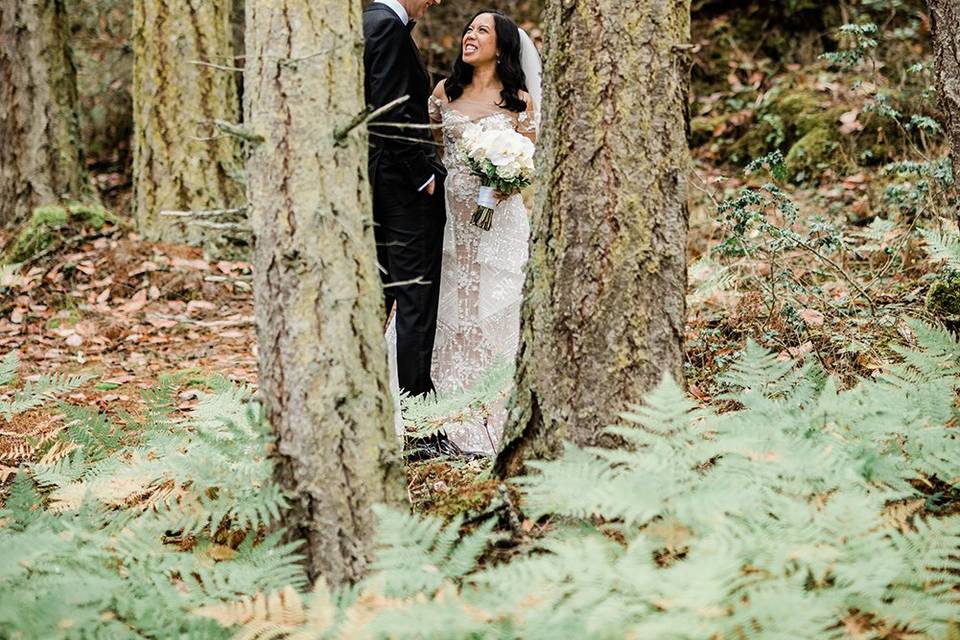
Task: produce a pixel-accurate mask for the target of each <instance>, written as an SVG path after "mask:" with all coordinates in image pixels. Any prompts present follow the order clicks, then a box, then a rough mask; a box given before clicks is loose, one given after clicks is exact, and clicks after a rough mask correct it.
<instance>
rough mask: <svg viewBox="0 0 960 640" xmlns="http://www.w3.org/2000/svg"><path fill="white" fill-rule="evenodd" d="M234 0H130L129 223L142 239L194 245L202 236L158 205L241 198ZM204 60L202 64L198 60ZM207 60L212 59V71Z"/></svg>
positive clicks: (177, 207) (187, 207) (228, 203)
mask: <svg viewBox="0 0 960 640" xmlns="http://www.w3.org/2000/svg"><path fill="white" fill-rule="evenodd" d="M232 7H233V0H204V1H203V2H196V1H192V0H135V1H134V16H133V38H132V42H133V53H134V68H133V114H134V115H133V119H134V144H133V176H134V207H135V213H136V219H137V225H138V228H139V229H140V231H141V232H142V233H143V234H144V235H145V236H146V237H148V238H150V239H155V240H165V241H170V242H198V241H200V240H201V239H202V237H203V234H202V233H201V232H200V231H199V229H198V228H197V227H188V226H186V225H185V224H184V223H183V222H182V220H183V218H173V217H166V216H161V215H160V212H161V211H196V210H209V209H228V208H235V207H237V206H238V205H241V204H242V202H243V186H242V183H241V181H240V168H241V165H242V160H241V157H240V153H239V145H238V143H237V140H236V138H233V137H230V136H226V135H222V134H217V130H216V128H215V126H214V121H215V120H223V121H226V122H230V123H236V122H238V121H239V115H240V103H239V98H238V96H237V81H236V77H235V75H234V73H232V72H231V71H230V70H229V68H230V67H231V66H233V64H234V49H233V37H234V36H233V29H232V27H231V14H232V11H233V8H232ZM198 62H201V63H209V64H197V63H198ZM210 65H219V66H221V67H224V68H216V67H214V66H210Z"/></svg>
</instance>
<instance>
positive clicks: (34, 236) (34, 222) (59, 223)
mask: <svg viewBox="0 0 960 640" xmlns="http://www.w3.org/2000/svg"><path fill="white" fill-rule="evenodd" d="M108 223H109V224H117V218H116V217H115V216H114V215H113V214H112V213H110V212H109V211H108V210H106V209H104V208H103V207H101V206H99V205H86V204H70V205H66V206H60V205H49V206H43V207H37V208H36V209H34V211H33V215H31V216H30V220H29V221H27V223H26V224H24V226H23V228H22V229H20V231H19V232H18V233H17V235H16V237H15V238H14V240H13V241H12V242H11V243H10V245H9V246H8V247H7V249H6V250H4V252H3V256H2V257H0V264H14V263H18V262H23V261H25V260H29V259H30V258H31V257H33V256H35V255H36V254H38V253H40V252H41V251H43V250H45V249H48V248H50V246H52V245H53V244H54V243H55V242H59V241H62V240H64V239H65V238H67V237H69V236H73V235H77V234H81V233H84V232H86V231H87V230H91V229H92V230H94V231H99V230H101V229H102V228H103V227H104V225H106V224H108Z"/></svg>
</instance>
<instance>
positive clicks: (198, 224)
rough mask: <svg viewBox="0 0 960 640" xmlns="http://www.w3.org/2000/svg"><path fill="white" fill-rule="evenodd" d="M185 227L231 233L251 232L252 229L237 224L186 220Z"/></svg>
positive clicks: (248, 226)
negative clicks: (222, 230)
mask: <svg viewBox="0 0 960 640" xmlns="http://www.w3.org/2000/svg"><path fill="white" fill-rule="evenodd" d="M187 226H190V227H201V228H203V229H227V230H231V231H246V232H249V233H252V232H253V227H251V226H250V225H246V224H241V223H239V222H209V221H207V220H188V221H187Z"/></svg>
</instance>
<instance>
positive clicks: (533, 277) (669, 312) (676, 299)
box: [496, 0, 690, 475]
mask: <svg viewBox="0 0 960 640" xmlns="http://www.w3.org/2000/svg"><path fill="white" fill-rule="evenodd" d="M545 28H546V31H545V42H546V47H547V49H546V67H545V77H544V90H545V99H544V107H545V120H544V126H543V136H542V138H541V148H540V151H539V153H540V156H539V161H540V166H541V172H540V178H539V181H538V191H537V199H536V205H535V207H534V213H533V221H532V234H533V237H532V244H531V256H530V263H529V266H528V275H527V281H526V285H525V297H524V303H523V311H522V335H521V346H520V353H519V356H518V371H517V392H516V393H515V395H514V398H513V400H512V401H511V402H512V408H511V413H510V415H511V417H510V420H509V422H508V425H507V430H506V434H505V439H504V444H503V448H502V450H501V453H500V455H499V457H498V459H497V463H496V467H497V470H498V472H499V473H501V474H503V475H512V474H514V473H517V472H518V471H520V470H521V469H522V467H523V463H524V461H525V460H527V459H529V458H542V457H550V456H552V455H555V454H556V453H557V451H558V448H559V443H560V441H561V440H562V439H569V440H572V441H574V442H576V443H579V444H582V445H596V444H601V445H602V444H610V443H609V442H607V441H606V440H605V439H604V438H603V437H602V436H601V434H600V432H601V430H602V428H603V427H605V426H606V425H609V424H612V423H613V422H615V421H616V419H617V414H618V413H619V412H621V411H623V410H624V409H626V407H627V404H628V403H630V402H636V401H638V400H640V397H641V395H642V394H643V393H644V392H645V391H647V390H648V389H650V388H651V387H652V386H654V385H655V384H656V383H657V382H659V381H660V379H661V377H662V376H663V375H664V374H670V375H672V376H674V377H675V378H676V379H680V377H681V375H682V369H681V365H682V353H683V352H682V341H683V329H684V314H685V302H684V294H685V286H686V258H685V244H686V235H687V205H686V198H687V172H688V170H689V158H688V151H687V135H686V131H687V123H686V120H687V115H686V109H687V89H688V77H689V76H688V65H687V62H686V60H685V58H686V56H685V55H684V53H683V52H684V51H685V45H686V44H687V43H688V42H689V32H690V3H689V0H650V1H649V2H623V0H566V1H561V0H553V1H548V2H547V4H546V10H545Z"/></svg>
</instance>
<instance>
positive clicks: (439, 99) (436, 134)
mask: <svg viewBox="0 0 960 640" xmlns="http://www.w3.org/2000/svg"><path fill="white" fill-rule="evenodd" d="M431 98H432V101H431V104H430V124H432V125H434V126H435V127H436V128H434V129H432V132H433V140H434V142H436V143H437V155H438V156H439V157H440V159H441V160H442V159H443V152H444V150H445V149H444V144H443V128H442V127H441V126H439V125H442V124H443V112H442V111H441V106H440V105H441V104H446V103H447V92H446V91H444V89H443V80H441V81H440V82H438V83H437V86H436V87H434V89H433V95H432V96H431Z"/></svg>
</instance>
